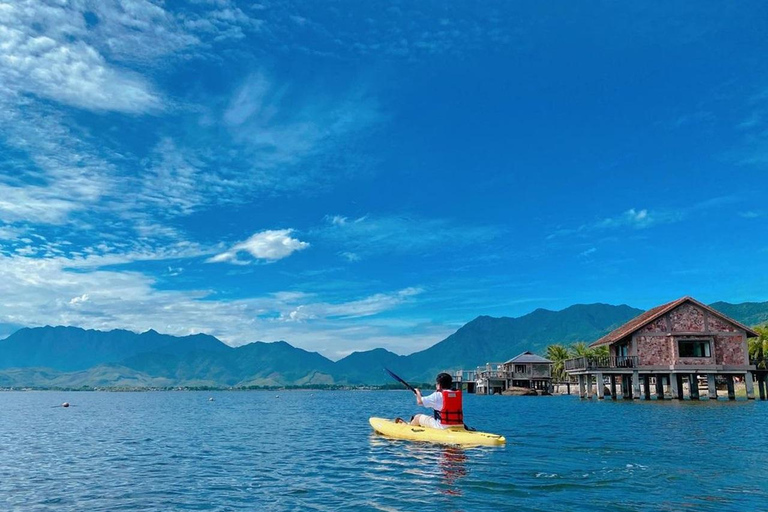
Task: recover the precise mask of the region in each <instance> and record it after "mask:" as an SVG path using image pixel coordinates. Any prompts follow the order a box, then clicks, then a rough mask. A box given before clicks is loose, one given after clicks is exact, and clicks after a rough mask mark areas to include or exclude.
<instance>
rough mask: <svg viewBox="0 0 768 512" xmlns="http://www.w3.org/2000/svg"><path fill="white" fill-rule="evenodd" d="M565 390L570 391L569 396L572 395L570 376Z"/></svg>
mask: <svg viewBox="0 0 768 512" xmlns="http://www.w3.org/2000/svg"><path fill="white" fill-rule="evenodd" d="M565 389H566V390H567V391H568V394H569V395H570V394H571V377H570V375H569V376H568V380H567V381H565Z"/></svg>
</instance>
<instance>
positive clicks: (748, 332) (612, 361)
mask: <svg viewBox="0 0 768 512" xmlns="http://www.w3.org/2000/svg"><path fill="white" fill-rule="evenodd" d="M753 336H757V333H756V332H754V331H753V330H752V329H750V328H749V327H746V326H744V325H742V324H740V323H739V322H737V321H736V320H733V319H732V318H728V317H727V316H725V315H724V314H722V313H720V312H719V311H715V310H714V309H712V308H710V307H709V306H706V305H704V304H702V303H701V302H699V301H697V300H695V299H693V298H691V297H682V298H680V299H678V300H675V301H672V302H669V303H667V304H662V305H661V306H657V307H655V308H653V309H650V310H648V311H646V312H645V313H642V314H641V315H639V316H637V317H635V318H633V319H632V320H630V321H629V322H627V323H626V324H624V325H622V326H621V327H619V328H618V329H616V330H614V331H613V332H611V333H609V334H607V335H606V336H603V337H602V338H600V339H599V340H597V341H595V342H594V343H592V345H591V346H592V347H601V346H607V347H608V349H609V355H608V356H607V357H579V358H575V359H569V360H568V361H566V362H565V371H566V372H568V374H569V375H572V376H577V377H578V379H579V395H580V396H582V397H591V396H592V394H593V393H592V379H593V377H594V378H595V382H596V384H597V386H596V387H597V396H598V398H603V396H604V382H606V380H605V379H608V382H609V385H610V391H611V397H612V398H615V397H616V394H617V392H616V391H617V390H616V379H619V381H620V383H621V389H620V391H619V393H620V394H621V395H622V396H623V398H640V395H641V387H642V391H643V394H644V396H645V398H646V399H649V398H651V396H652V395H655V396H657V397H658V398H660V399H663V398H664V397H665V396H671V397H672V398H680V399H682V398H684V387H687V389H688V394H689V397H690V398H693V399H698V398H699V380H700V379H701V380H702V381H704V382H706V386H707V392H708V394H709V397H710V398H717V389H716V387H715V384H716V378H718V379H722V380H725V381H726V383H727V385H728V396H729V398H733V397H734V377H736V378H739V379H744V382H745V384H746V392H747V397H748V398H754V389H753V381H752V374H751V371H754V370H755V367H754V366H753V365H750V362H749V352H748V350H747V338H750V337H753ZM652 388H653V389H652Z"/></svg>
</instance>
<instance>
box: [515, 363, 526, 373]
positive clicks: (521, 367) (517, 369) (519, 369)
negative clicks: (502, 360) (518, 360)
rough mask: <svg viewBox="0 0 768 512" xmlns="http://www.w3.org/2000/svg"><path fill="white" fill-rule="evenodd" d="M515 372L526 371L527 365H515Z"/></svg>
mask: <svg viewBox="0 0 768 512" xmlns="http://www.w3.org/2000/svg"><path fill="white" fill-rule="evenodd" d="M515 373H525V365H524V364H516V365H515Z"/></svg>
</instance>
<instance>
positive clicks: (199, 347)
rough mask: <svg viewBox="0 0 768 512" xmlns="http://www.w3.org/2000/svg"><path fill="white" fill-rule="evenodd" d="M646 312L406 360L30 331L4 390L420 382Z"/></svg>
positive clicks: (545, 318) (595, 310)
mask: <svg viewBox="0 0 768 512" xmlns="http://www.w3.org/2000/svg"><path fill="white" fill-rule="evenodd" d="M712 307H713V308H715V309H717V310H719V311H721V312H722V313H724V314H726V315H728V316H730V317H732V318H734V319H735V320H738V321H739V322H742V323H744V324H747V325H757V324H761V323H765V322H768V302H763V303H744V304H729V303H726V302H717V303H715V304H712ZM640 313H642V310H639V309H635V308H632V307H629V306H626V305H622V306H611V305H608V304H586V305H575V306H571V307H569V308H566V309H564V310H562V311H549V310H546V309H537V310H536V311H533V312H532V313H529V314H527V315H524V316H521V317H519V318H507V317H502V318H493V317H489V316H479V317H477V318H475V319H474V320H472V321H471V322H469V323H467V324H466V325H464V326H463V327H461V328H460V329H458V330H457V331H456V332H455V333H453V334H451V335H450V336H448V337H447V338H446V339H444V340H442V341H440V342H439V343H437V344H435V345H433V346H432V347H429V348H428V349H426V350H422V351H420V352H415V353H413V354H410V355H408V356H401V355H398V354H394V353H392V352H389V351H387V350H385V349H382V348H378V349H374V350H369V351H363V352H354V353H352V354H350V355H349V356H347V357H345V358H343V359H341V360H339V361H337V362H333V361H331V360H329V359H327V358H325V357H323V356H322V355H320V354H318V353H316V352H308V351H306V350H302V349H299V348H296V347H293V346H291V345H290V344H288V343H286V342H284V341H279V342H272V343H264V342H258V341H257V342H254V343H250V344H247V345H243V346H241V347H237V348H233V347H230V346H228V345H226V344H224V343H222V342H221V341H219V340H218V339H216V338H215V337H213V336H208V335H206V334H196V335H192V336H182V337H176V336H169V335H165V334H159V333H157V332H156V331H153V330H150V331H147V332H144V333H141V334H137V333H134V332H131V331H125V330H113V331H109V332H103V331H96V330H85V329H80V328H77V327H50V326H46V327H38V328H24V329H20V330H18V331H17V332H15V333H13V334H12V335H11V336H9V337H8V338H6V339H4V340H0V387H24V386H37V387H81V386H104V387H106V386H112V387H153V386H156V387H167V386H285V385H324V384H385V383H391V379H390V378H389V377H388V376H387V375H386V373H385V372H384V371H383V368H384V367H388V368H390V369H392V370H393V371H395V372H396V373H398V374H399V375H401V376H402V377H404V378H406V379H408V380H411V381H414V382H431V381H432V379H434V376H435V375H436V374H437V373H438V372H439V371H441V370H445V369H460V368H464V369H472V368H474V367H476V366H479V365H484V364H485V363H488V362H503V361H507V360H509V359H511V358H513V357H515V356H516V355H518V354H520V353H522V352H524V351H526V350H531V351H533V352H536V353H539V354H543V352H544V350H545V348H546V346H547V345H549V344H551V343H565V344H568V343H572V342H575V341H585V342H591V341H593V340H595V339H597V338H599V337H601V336H602V335H604V334H605V333H607V332H609V331H610V330H612V329H613V328H615V327H617V326H618V325H620V324H623V323H624V322H626V321H628V320H630V319H631V318H633V317H635V316H637V315H638V314H640Z"/></svg>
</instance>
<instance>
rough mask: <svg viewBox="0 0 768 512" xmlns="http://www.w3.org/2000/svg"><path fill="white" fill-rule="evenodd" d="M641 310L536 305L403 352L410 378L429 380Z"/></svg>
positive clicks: (601, 328)
mask: <svg viewBox="0 0 768 512" xmlns="http://www.w3.org/2000/svg"><path fill="white" fill-rule="evenodd" d="M640 313H642V311H641V310H639V309H635V308H631V307H629V306H611V305H608V304H589V305H575V306H571V307H569V308H566V309H564V310H562V311H549V310H546V309H537V310H536V311H533V312H532V313H529V314H527V315H524V316H521V317H519V318H507V317H502V318H493V317H489V316H480V317H477V318H475V319H474V320H472V321H471V322H469V323H468V324H466V325H464V326H463V327H461V328H460V329H459V330H458V331H456V332H455V333H453V334H451V335H450V336H448V337H447V338H446V339H444V340H443V341H441V342H440V343H437V344H436V345H433V346H432V347H430V348H428V349H426V350H423V351H421V352H416V353H414V354H411V355H409V356H407V358H406V360H405V362H404V364H403V366H404V368H405V370H404V372H405V373H406V374H407V375H408V376H409V378H412V379H416V380H426V381H431V380H432V379H433V378H434V376H435V375H436V374H437V372H439V371H440V370H442V369H446V368H450V369H460V368H465V369H472V368H475V367H476V366H478V365H484V364H485V363H489V362H504V361H508V360H509V359H512V358H513V357H515V356H516V355H518V354H521V353H522V352H525V351H526V350H531V351H533V352H538V353H543V352H544V349H545V348H546V346H547V345H550V344H552V343H572V342H575V341H593V340H596V339H597V338H599V337H601V336H602V335H604V334H606V333H608V332H610V331H611V330H612V329H613V328H614V327H617V326H619V325H621V324H623V323H624V322H626V321H628V320H630V319H631V318H634V317H635V316H637V315H639V314H640Z"/></svg>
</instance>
